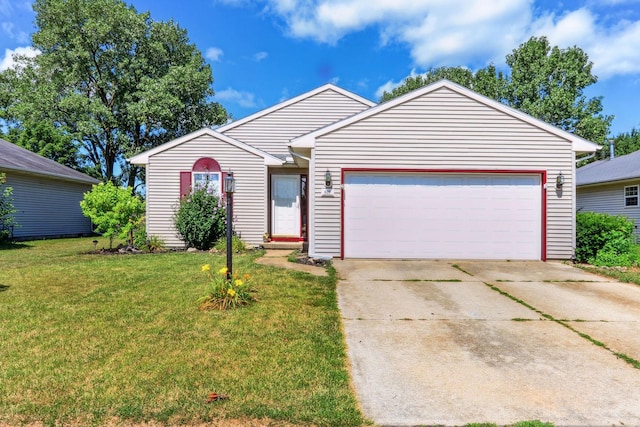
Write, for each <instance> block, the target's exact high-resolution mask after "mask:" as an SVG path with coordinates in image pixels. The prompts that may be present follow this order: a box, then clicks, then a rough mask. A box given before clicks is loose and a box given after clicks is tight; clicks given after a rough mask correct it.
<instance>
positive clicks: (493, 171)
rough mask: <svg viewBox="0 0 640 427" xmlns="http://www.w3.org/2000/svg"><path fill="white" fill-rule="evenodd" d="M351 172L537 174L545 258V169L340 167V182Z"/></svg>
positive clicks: (544, 254) (542, 251)
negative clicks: (540, 198)
mask: <svg viewBox="0 0 640 427" xmlns="http://www.w3.org/2000/svg"><path fill="white" fill-rule="evenodd" d="M351 172H378V173H425V174H427V173H442V174H505V175H539V176H540V186H541V190H542V191H541V192H540V193H541V195H542V196H541V197H542V200H541V203H540V205H541V207H542V212H541V214H542V215H541V218H540V222H541V224H540V230H541V242H540V251H541V254H540V259H541V260H542V261H546V260H547V189H546V184H547V171H545V170H537V169H526V170H522V169H519V170H511V169H482V170H479V169H381V168H342V169H341V170H340V182H341V183H342V185H344V176H345V174H346V173H351ZM342 189H343V191H341V192H340V259H344V187H343V188H342Z"/></svg>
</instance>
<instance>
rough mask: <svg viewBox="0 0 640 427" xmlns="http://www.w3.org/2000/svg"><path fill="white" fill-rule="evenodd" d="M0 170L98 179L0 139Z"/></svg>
mask: <svg viewBox="0 0 640 427" xmlns="http://www.w3.org/2000/svg"><path fill="white" fill-rule="evenodd" d="M0 170H10V171H18V172H24V173H28V174H31V175H44V176H51V177H55V178H58V179H63V180H66V181H76V182H83V183H87V184H97V183H99V182H100V181H99V180H97V179H95V178H92V177H90V176H89V175H85V174H83V173H82V172H78V171H77V170H74V169H71V168H70V167H67V166H65V165H62V164H60V163H58V162H55V161H53V160H51V159H47V158H45V157H42V156H40V155H38V154H36V153H34V152H32V151H29V150H26V149H24V148H22V147H20V146H18V145H16V144H12V143H11V142H8V141H5V140H4V139H0Z"/></svg>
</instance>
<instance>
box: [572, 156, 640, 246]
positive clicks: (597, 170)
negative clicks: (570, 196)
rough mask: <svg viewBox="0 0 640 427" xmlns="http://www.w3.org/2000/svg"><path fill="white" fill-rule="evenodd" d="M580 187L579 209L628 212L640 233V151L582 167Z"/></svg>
mask: <svg viewBox="0 0 640 427" xmlns="http://www.w3.org/2000/svg"><path fill="white" fill-rule="evenodd" d="M576 187H577V188H576V190H577V201H576V206H577V208H578V211H590V212H599V213H606V214H610V215H622V216H625V217H627V218H629V219H630V220H631V221H633V222H634V224H635V232H636V235H637V236H639V237H640V229H639V228H638V227H640V151H636V152H633V153H631V154H627V155H624V156H620V157H614V158H609V159H605V160H599V161H597V162H593V163H589V164H588V165H585V166H583V167H581V168H578V170H577V171H576Z"/></svg>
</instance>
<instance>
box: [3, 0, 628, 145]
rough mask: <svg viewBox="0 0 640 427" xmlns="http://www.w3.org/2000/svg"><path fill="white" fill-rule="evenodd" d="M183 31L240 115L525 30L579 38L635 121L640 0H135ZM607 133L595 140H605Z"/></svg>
mask: <svg viewBox="0 0 640 427" xmlns="http://www.w3.org/2000/svg"><path fill="white" fill-rule="evenodd" d="M129 3H130V4H133V6H134V7H135V8H136V9H137V10H138V11H139V12H143V11H150V12H151V17H152V18H153V19H154V20H169V19H173V20H174V21H176V22H177V23H178V24H179V25H180V26H181V27H183V28H185V29H186V30H187V31H188V34H189V37H190V39H191V41H192V42H193V43H195V44H196V46H197V47H198V48H199V49H200V50H201V51H202V52H203V54H204V55H205V57H206V58H207V61H208V62H209V63H210V64H211V66H212V68H213V75H214V79H215V83H214V90H215V91H216V97H215V98H216V99H217V100H218V101H219V102H220V103H222V104H223V105H224V106H225V107H226V108H227V110H228V111H229V112H230V113H231V114H232V115H233V117H234V118H236V119H238V118H242V117H244V116H246V115H248V114H251V113H253V112H255V111H258V110H260V109H263V108H266V107H269V106H271V105H273V104H275V103H277V102H279V101H281V100H283V99H286V98H289V97H292V96H295V95H298V94H300V93H303V92H305V91H307V90H310V89H313V88H315V87H317V86H319V85H322V84H324V83H327V82H332V83H335V84H337V85H339V86H341V87H343V88H345V89H348V90H351V91H353V92H356V93H358V94H359V95H361V96H364V97H366V98H369V99H371V100H374V101H377V100H378V99H379V97H380V95H381V94H382V91H383V90H385V89H387V90H388V89H391V88H392V87H394V85H398V84H400V83H401V82H402V80H403V79H404V78H405V77H406V76H408V75H410V74H419V73H423V72H425V71H426V70H428V69H429V68H431V67H438V66H443V65H448V66H465V67H468V68H470V69H472V70H476V69H478V68H481V67H484V66H486V65H487V64H489V63H494V64H495V65H496V66H497V67H498V68H499V69H504V67H505V64H504V57H505V55H506V54H507V53H509V52H511V50H513V49H514V48H516V47H517V46H518V45H519V44H520V43H522V42H524V41H526V40H527V39H528V38H529V37H531V36H533V35H535V36H541V35H545V36H547V37H548V38H549V39H550V41H551V43H552V44H554V45H558V46H560V47H569V46H574V45H576V46H579V47H581V48H582V49H584V50H585V51H586V52H587V54H588V55H589V58H590V59H591V60H592V61H593V63H594V73H595V74H596V75H598V77H599V81H598V83H596V84H595V85H593V86H592V87H590V88H589V89H588V91H587V96H589V97H591V96H603V97H604V100H603V104H604V108H605V111H604V112H605V114H610V115H614V116H615V119H614V121H613V126H612V129H611V134H612V135H617V134H618V133H620V132H626V131H630V130H631V128H633V127H636V128H640V108H639V107H640V102H639V101H638V100H639V99H640V0H587V1H561V0H560V1H558V0H556V1H549V0H538V1H531V0H184V1H177V0H132V1H129ZM31 4H32V2H31V1H28V0H0V69H3V68H6V67H8V66H10V64H11V54H12V53H14V52H23V53H24V52H28V47H29V45H30V39H29V36H30V33H31V32H32V31H33V30H34V27H33V21H34V14H33V11H32V10H31ZM599 142H600V141H599Z"/></svg>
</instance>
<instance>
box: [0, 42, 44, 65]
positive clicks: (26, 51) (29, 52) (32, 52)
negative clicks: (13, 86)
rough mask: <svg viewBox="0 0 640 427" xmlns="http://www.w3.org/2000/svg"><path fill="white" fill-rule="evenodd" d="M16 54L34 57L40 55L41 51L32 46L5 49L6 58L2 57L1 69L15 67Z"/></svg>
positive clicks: (0, 61)
mask: <svg viewBox="0 0 640 427" xmlns="http://www.w3.org/2000/svg"><path fill="white" fill-rule="evenodd" d="M14 55H24V56H26V57H27V58H33V57H35V56H38V55H40V51H39V50H37V49H34V48H32V47H31V46H28V47H17V48H15V49H13V50H11V49H5V50H4V58H2V60H0V71H4V70H7V69H9V68H13V67H14V66H15V64H16V62H15V59H14Z"/></svg>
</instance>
